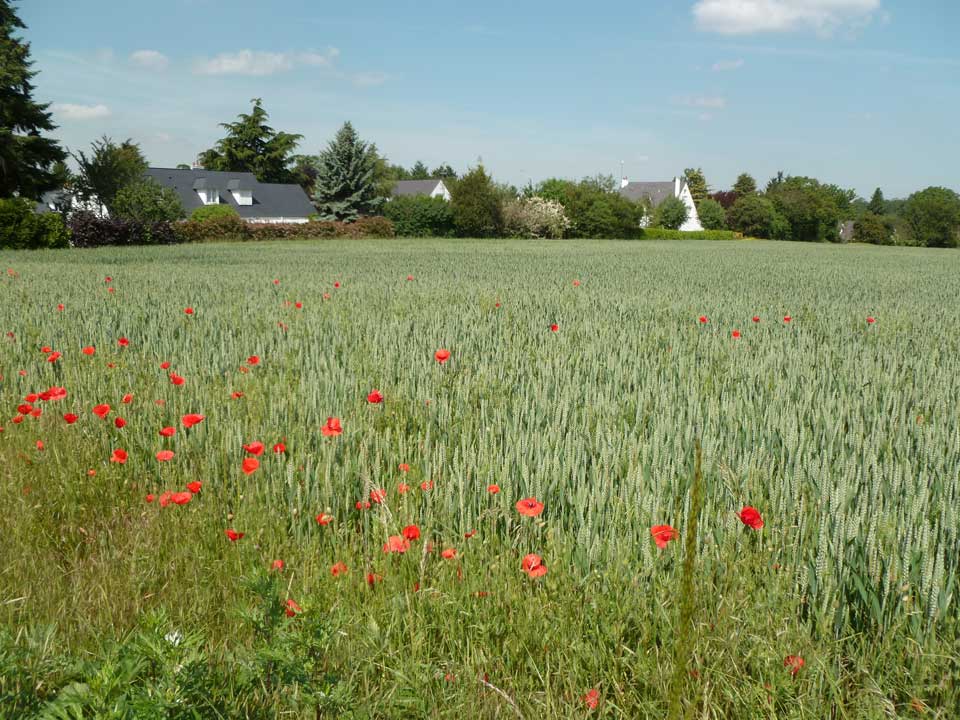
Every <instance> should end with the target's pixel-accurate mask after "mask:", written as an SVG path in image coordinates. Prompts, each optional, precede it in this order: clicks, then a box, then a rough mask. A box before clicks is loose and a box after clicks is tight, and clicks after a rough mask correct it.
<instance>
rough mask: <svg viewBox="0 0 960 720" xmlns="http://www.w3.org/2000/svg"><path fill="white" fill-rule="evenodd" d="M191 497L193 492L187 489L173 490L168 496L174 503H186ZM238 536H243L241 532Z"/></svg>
mask: <svg viewBox="0 0 960 720" xmlns="http://www.w3.org/2000/svg"><path fill="white" fill-rule="evenodd" d="M192 499H193V493H192V492H190V491H189V490H184V491H183V492H175V493H173V495H171V496H170V502H172V503H173V504H174V505H186V504H187V503H188V502H190V501H191V500H192ZM240 537H243V533H240Z"/></svg>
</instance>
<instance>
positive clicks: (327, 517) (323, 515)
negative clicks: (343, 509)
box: [317, 513, 333, 525]
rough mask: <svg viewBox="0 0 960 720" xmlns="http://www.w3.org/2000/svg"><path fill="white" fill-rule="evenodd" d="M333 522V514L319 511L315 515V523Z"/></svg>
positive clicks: (325, 523) (326, 523)
mask: <svg viewBox="0 0 960 720" xmlns="http://www.w3.org/2000/svg"><path fill="white" fill-rule="evenodd" d="M332 522H333V515H327V514H326V513H320V514H319V515H317V524H318V525H329V524H330V523H332Z"/></svg>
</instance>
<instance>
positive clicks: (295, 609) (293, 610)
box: [284, 598, 303, 617]
mask: <svg viewBox="0 0 960 720" xmlns="http://www.w3.org/2000/svg"><path fill="white" fill-rule="evenodd" d="M284 612H286V614H287V617H293V616H294V615H296V614H297V613H302V612H303V608H302V607H300V606H299V605H297V603H296V601H295V600H293V598H288V599H287V609H286V610H285V611H284Z"/></svg>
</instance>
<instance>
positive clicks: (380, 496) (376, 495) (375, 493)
mask: <svg viewBox="0 0 960 720" xmlns="http://www.w3.org/2000/svg"><path fill="white" fill-rule="evenodd" d="M386 497H387V491H386V490H382V489H379V488H375V489H373V490H371V491H370V499H371V500H372V501H373V502H375V503H376V504H377V505H379V504H381V503H382V502H383V501H384V500H385V499H386Z"/></svg>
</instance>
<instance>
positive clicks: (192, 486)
mask: <svg viewBox="0 0 960 720" xmlns="http://www.w3.org/2000/svg"><path fill="white" fill-rule="evenodd" d="M202 487H203V483H202V482H200V481H199V480H194V481H193V482H188V483H187V490H189V491H190V492H192V493H193V494H194V495H196V494H197V493H199V492H200V489H201V488H202Z"/></svg>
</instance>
